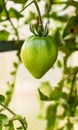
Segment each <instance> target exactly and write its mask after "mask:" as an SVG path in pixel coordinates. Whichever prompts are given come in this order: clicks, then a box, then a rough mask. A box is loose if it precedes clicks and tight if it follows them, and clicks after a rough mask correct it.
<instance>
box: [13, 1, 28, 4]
mask: <svg viewBox="0 0 78 130" xmlns="http://www.w3.org/2000/svg"><path fill="white" fill-rule="evenodd" d="M11 1H13V2H15V3H18V4H23V3H26V2H27V1H28V0H11Z"/></svg>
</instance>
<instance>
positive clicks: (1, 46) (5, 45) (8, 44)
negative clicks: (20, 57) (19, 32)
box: [0, 40, 23, 52]
mask: <svg viewBox="0 0 78 130" xmlns="http://www.w3.org/2000/svg"><path fill="white" fill-rule="evenodd" d="M22 44H23V40H22V41H19V43H18V41H0V52H7V51H14V50H20V49H21V46H22Z"/></svg>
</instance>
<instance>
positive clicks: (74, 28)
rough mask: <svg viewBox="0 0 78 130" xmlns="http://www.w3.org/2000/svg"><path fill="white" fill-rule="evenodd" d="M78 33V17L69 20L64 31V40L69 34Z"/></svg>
mask: <svg viewBox="0 0 78 130" xmlns="http://www.w3.org/2000/svg"><path fill="white" fill-rule="evenodd" d="M76 33H78V16H73V17H71V18H70V19H69V21H68V23H67V25H66V27H65V29H64V31H63V38H65V37H66V36H67V35H69V34H76Z"/></svg>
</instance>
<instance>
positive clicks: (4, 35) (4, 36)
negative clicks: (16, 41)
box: [0, 30, 9, 41]
mask: <svg viewBox="0 0 78 130" xmlns="http://www.w3.org/2000/svg"><path fill="white" fill-rule="evenodd" d="M8 37H9V32H8V31H5V30H2V31H0V41H6V40H8Z"/></svg>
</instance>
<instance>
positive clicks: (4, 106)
mask: <svg viewBox="0 0 78 130" xmlns="http://www.w3.org/2000/svg"><path fill="white" fill-rule="evenodd" d="M0 105H1V106H2V107H3V108H4V109H6V110H7V111H9V112H10V113H11V114H12V115H13V116H15V115H16V114H15V113H14V112H13V111H12V110H11V109H9V108H8V107H7V106H6V105H5V104H3V103H1V102H0Z"/></svg>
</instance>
